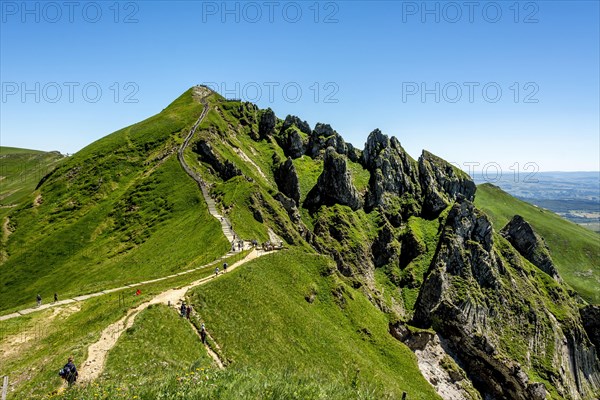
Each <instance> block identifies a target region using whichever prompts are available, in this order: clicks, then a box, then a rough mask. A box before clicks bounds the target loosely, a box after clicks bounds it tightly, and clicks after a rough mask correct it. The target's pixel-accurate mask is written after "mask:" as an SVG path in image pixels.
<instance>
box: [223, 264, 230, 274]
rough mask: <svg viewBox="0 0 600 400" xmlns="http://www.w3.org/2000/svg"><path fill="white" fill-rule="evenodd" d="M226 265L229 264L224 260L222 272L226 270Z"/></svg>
mask: <svg viewBox="0 0 600 400" xmlns="http://www.w3.org/2000/svg"><path fill="white" fill-rule="evenodd" d="M228 266H229V265H227V263H226V262H224V263H223V273H225V272H227V267H228Z"/></svg>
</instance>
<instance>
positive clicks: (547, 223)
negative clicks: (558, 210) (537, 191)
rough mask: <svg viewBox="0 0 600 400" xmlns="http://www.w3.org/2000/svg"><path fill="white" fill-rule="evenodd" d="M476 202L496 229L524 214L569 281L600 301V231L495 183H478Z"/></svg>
mask: <svg viewBox="0 0 600 400" xmlns="http://www.w3.org/2000/svg"><path fill="white" fill-rule="evenodd" d="M475 205H476V206H477V207H479V208H481V209H482V210H484V211H485V212H486V213H487V214H488V215H489V216H490V218H491V219H492V223H493V224H494V228H495V229H496V230H500V229H502V227H504V226H505V225H506V224H507V223H508V221H509V220H510V219H511V218H512V217H513V216H514V215H520V216H522V217H523V218H524V219H525V220H526V221H528V222H529V223H530V224H531V225H532V226H533V227H534V228H535V229H536V231H537V232H538V233H539V234H540V235H541V236H542V237H543V238H544V240H545V241H546V244H547V245H548V247H549V248H550V253H551V255H552V258H553V260H554V262H555V263H556V266H557V267H558V269H559V272H560V274H561V276H562V277H563V278H564V279H565V281H566V282H567V283H568V284H569V285H571V286H572V287H573V288H574V289H575V290H577V292H578V293H579V294H580V295H581V297H583V298H584V299H586V300H587V301H589V302H591V303H595V304H600V261H599V260H600V235H598V234H597V233H595V232H593V231H590V230H588V229H585V228H583V227H581V226H579V225H577V224H575V223H572V222H570V221H567V220H566V219H564V218H561V217H559V216H558V215H556V214H554V213H553V212H551V211H548V210H546V209H543V208H540V207H536V206H533V205H531V204H529V203H526V202H524V201H521V200H518V199H516V198H514V197H512V196H511V195H509V194H508V193H506V192H504V191H502V189H500V188H499V187H497V186H494V185H491V184H483V185H479V186H478V188H477V197H476V198H475Z"/></svg>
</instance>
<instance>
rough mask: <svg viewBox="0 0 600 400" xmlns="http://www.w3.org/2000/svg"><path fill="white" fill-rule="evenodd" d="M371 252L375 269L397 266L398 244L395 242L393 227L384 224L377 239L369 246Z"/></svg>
mask: <svg viewBox="0 0 600 400" xmlns="http://www.w3.org/2000/svg"><path fill="white" fill-rule="evenodd" d="M371 251H372V252H373V263H374V264H375V267H376V268H379V267H382V266H384V265H386V264H390V263H392V264H397V263H398V257H399V255H400V242H398V240H396V237H395V234H394V227H392V225H390V224H389V223H387V222H386V224H385V225H384V226H383V227H382V228H381V229H380V230H379V234H378V235H377V239H375V241H374V242H373V245H372V246H371Z"/></svg>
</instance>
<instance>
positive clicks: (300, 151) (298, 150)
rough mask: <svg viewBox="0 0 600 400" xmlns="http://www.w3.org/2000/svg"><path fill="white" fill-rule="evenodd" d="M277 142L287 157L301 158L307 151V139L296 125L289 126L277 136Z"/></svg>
mask: <svg viewBox="0 0 600 400" xmlns="http://www.w3.org/2000/svg"><path fill="white" fill-rule="evenodd" d="M277 142H278V143H279V146H281V148H282V149H283V153H284V154H285V155H286V156H287V157H291V158H299V157H302V155H304V153H305V152H306V141H305V140H304V139H303V138H302V136H300V133H298V130H297V129H296V128H294V127H290V128H287V129H286V130H285V131H283V132H281V133H280V134H279V136H277Z"/></svg>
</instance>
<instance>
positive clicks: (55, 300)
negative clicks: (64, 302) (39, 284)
mask: <svg viewBox="0 0 600 400" xmlns="http://www.w3.org/2000/svg"><path fill="white" fill-rule="evenodd" d="M57 301H58V294H56V293H54V302H55V303H56V302H57Z"/></svg>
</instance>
